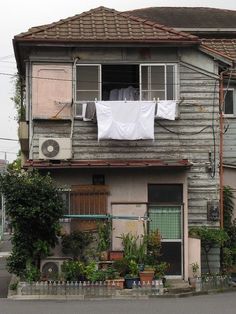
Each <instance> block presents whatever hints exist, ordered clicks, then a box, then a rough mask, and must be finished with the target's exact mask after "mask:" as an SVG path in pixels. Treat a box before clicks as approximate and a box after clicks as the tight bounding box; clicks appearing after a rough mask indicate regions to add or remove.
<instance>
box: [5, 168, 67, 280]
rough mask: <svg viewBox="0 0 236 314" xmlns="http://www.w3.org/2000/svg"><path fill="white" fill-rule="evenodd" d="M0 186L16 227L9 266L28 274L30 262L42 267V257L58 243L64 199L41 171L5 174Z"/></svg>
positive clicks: (18, 271)
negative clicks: (27, 269) (27, 268)
mask: <svg viewBox="0 0 236 314" xmlns="http://www.w3.org/2000/svg"><path fill="white" fill-rule="evenodd" d="M0 189H1V192H2V193H3V195H4V197H5V206H6V213H7V215H8V216H9V217H10V219H11V222H12V227H13V229H14V234H13V238H12V244H13V250H12V254H11V256H10V257H9V259H8V268H9V271H10V272H11V273H14V274H16V275H18V276H24V275H26V267H27V263H28V262H30V263H31V264H32V265H35V266H36V267H37V268H39V266H40V259H41V258H42V257H43V256H45V255H47V254H48V252H49V249H50V247H54V246H55V244H56V242H57V232H58V230H59V218H61V217H62V215H63V210H64V205H63V201H62V199H61V196H60V191H59V190H58V188H57V187H56V186H55V184H54V182H53V180H52V179H51V177H50V176H49V175H46V176H42V175H40V174H39V173H38V172H37V171H32V172H24V171H21V172H18V171H11V172H7V173H5V174H2V175H1V176H0Z"/></svg>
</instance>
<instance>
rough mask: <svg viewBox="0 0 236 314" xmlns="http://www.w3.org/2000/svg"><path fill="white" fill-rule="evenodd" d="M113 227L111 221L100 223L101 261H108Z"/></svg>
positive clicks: (99, 251)
mask: <svg viewBox="0 0 236 314" xmlns="http://www.w3.org/2000/svg"><path fill="white" fill-rule="evenodd" d="M111 233H112V225H111V221H110V220H106V221H103V222H99V223H98V253H99V259H100V260H101V261H107V260H108V256H109V250H110V247H111Z"/></svg>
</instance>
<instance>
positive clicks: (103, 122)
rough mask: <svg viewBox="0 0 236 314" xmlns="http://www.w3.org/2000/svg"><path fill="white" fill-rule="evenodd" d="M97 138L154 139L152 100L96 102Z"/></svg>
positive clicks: (153, 103)
mask: <svg viewBox="0 0 236 314" xmlns="http://www.w3.org/2000/svg"><path fill="white" fill-rule="evenodd" d="M96 113H97V123H98V140H100V139H114V140H140V139H152V140H153V139H154V115H155V102H154V101H99V102H96Z"/></svg>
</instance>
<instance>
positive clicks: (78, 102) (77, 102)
mask: <svg viewBox="0 0 236 314" xmlns="http://www.w3.org/2000/svg"><path fill="white" fill-rule="evenodd" d="M82 66H96V67H97V68H98V89H96V90H95V89H94V90H92V89H89V90H80V91H83V92H86V91H91V92H93V91H98V98H97V99H91V100H82V99H81V100H77V91H78V89H77V67H82ZM101 68H102V66H101V64H98V63H82V64H81V63H77V64H76V65H75V75H74V77H75V90H74V99H75V109H74V110H75V111H74V114H75V117H76V118H81V119H83V118H84V117H85V112H86V106H87V101H96V100H101V95H102V69H101ZM77 106H82V108H81V115H78V114H76V112H77V110H76V107H77Z"/></svg>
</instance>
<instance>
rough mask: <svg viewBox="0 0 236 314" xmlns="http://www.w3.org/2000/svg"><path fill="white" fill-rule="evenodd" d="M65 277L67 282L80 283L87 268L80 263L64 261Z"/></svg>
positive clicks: (63, 271)
mask: <svg viewBox="0 0 236 314" xmlns="http://www.w3.org/2000/svg"><path fill="white" fill-rule="evenodd" d="M61 270H62V273H63V276H64V278H65V280H67V281H78V280H80V277H83V276H84V274H85V266H84V264H83V263H82V262H79V261H75V260H74V261H64V262H63V264H62V267H61Z"/></svg>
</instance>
